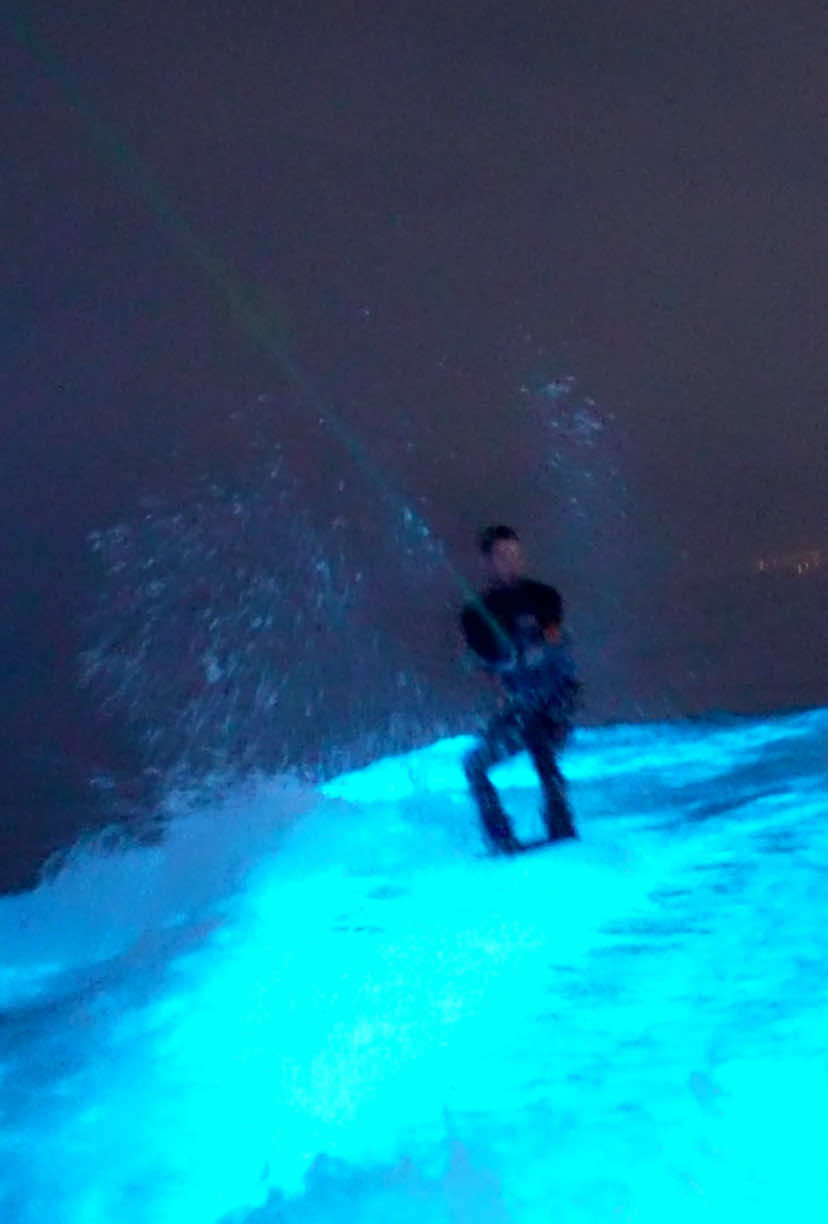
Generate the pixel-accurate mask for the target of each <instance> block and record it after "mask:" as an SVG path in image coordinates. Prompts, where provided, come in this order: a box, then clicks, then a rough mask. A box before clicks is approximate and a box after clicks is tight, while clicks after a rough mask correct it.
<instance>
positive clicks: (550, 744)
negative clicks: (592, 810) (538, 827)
mask: <svg viewBox="0 0 828 1224" xmlns="http://www.w3.org/2000/svg"><path fill="white" fill-rule="evenodd" d="M566 733H567V727H566V726H565V725H564V724H561V723H557V722H555V721H553V720H551V719H550V718H548V717H544V716H543V715H537V716H535V717H533V718H530V719H529V720H528V721H527V724H526V732H525V738H526V747H527V748H528V750H529V753H530V755H531V757H532V760H533V762H534V765H535V769H536V770H537V773H538V778H539V779H540V784H541V789H542V790H543V820H544V824H545V825H546V832H547V834H548V835H549V839H550V841H560V840H562V839H563V838H566V837H577V836H578V834H577V832H576V830H575V825H574V824H573V821H572V813H571V811H570V809H569V804H568V803H567V801H566V784H565V783H564V780H563V776H562V774H561V771H560V770H559V769H558V762H557V759H556V752H557V750H558V748H559V747H560V746H561V744H562V743H563V741H564V739H565V738H566Z"/></svg>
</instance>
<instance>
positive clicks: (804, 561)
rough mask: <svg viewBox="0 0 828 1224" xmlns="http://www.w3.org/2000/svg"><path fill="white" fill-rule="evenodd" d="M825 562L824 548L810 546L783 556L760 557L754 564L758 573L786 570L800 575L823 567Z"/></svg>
mask: <svg viewBox="0 0 828 1224" xmlns="http://www.w3.org/2000/svg"><path fill="white" fill-rule="evenodd" d="M825 564H826V551H825V549H822V548H810V549H804V550H802V551H801V552H795V553H786V554H784V555H783V556H771V557H760V558H759V560H758V561H757V562H756V564H755V570H756V573H758V574H773V573H780V572H782V571H785V570H787V571H789V572H790V573H793V574H796V575H797V576H798V577H801V576H802V575H804V574H810V573H813V571H814V570H818V569H824V568H825Z"/></svg>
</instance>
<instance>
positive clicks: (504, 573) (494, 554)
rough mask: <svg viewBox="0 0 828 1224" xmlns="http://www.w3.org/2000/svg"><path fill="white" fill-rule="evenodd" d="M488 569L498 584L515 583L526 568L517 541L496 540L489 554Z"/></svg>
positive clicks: (521, 550)
mask: <svg viewBox="0 0 828 1224" xmlns="http://www.w3.org/2000/svg"><path fill="white" fill-rule="evenodd" d="M489 568H490V570H491V571H492V573H493V574H494V577H495V578H496V579H497V581H498V582H506V583H509V582H516V581H517V580H518V578H521V577H522V576H523V573H524V570H525V568H526V566H525V562H524V559H523V549H522V548H521V546H520V541H519V540H496V541H495V543H494V545H493V546H492V551H491V552H490V553H489Z"/></svg>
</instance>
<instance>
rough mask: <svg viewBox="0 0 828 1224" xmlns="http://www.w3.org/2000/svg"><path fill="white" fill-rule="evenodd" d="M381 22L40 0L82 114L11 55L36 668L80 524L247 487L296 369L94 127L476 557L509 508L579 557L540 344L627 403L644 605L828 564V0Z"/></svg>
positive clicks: (8, 112)
mask: <svg viewBox="0 0 828 1224" xmlns="http://www.w3.org/2000/svg"><path fill="white" fill-rule="evenodd" d="M15 7H16V6H14V5H12V6H11V8H12V9H14V8H15ZM371 7H372V6H360V11H359V15H358V16H354V15H353V14H352V13H351V11H350V8H348V9H347V12H345V11H344V10H343V12H342V13H340V15H339V16H337V15H335V14H334V15H332V13H331V11H330V9H329V6H321V5H314V4H312V3H311V4H299V3H294V4H276V3H264V2H257V3H236V4H217V3H195V2H192V3H184V2H181V0H173V2H172V3H170V4H168V5H158V4H150V3H147V2H144V3H139V2H137V0H131V2H130V3H128V4H123V5H116V6H107V5H100V4H93V3H80V4H77V5H71V6H67V5H65V4H57V3H54V0H40V2H36V3H32V4H29V5H28V6H26V9H25V11H26V12H27V13H28V14H29V18H30V20H31V27H32V29H33V30H34V31H36V34H37V36H38V38H42V40H43V42H44V44H45V45H47V46H48V48H49V49H50V52H51V53H54V55H56V56H57V57H59V60H60V61H61V62H62V64H63V65H64V67H65V69H66V71H67V72H68V74H70V76H71V78H72V79H74V80H75V81H76V82H78V83H79V85H80V87H81V89H82V91H83V95H84V97H85V99H86V104H87V105H86V113H85V114H82V113H79V112H78V110H77V109H76V108H73V106H72V105H71V104H70V102H69V100H68V98H67V94H66V89H65V81H64V82H63V83H61V81H59V80H58V79H56V76H55V72H54V63H53V62H52V63H47V62H45V61H44V58H43V54H42V52H41V51H40V50H39V49H38V47H37V46H36V45H35V44H34V43H33V42H32V41H31V40H27V39H26V38H25V36H24V42H27V45H22V44H21V42H20V41H18V40H17V39H12V40H11V41H10V39H9V37H8V36H4V51H5V54H4V57H3V58H4V65H5V67H4V71H3V73H2V84H1V85H0V88H1V89H2V109H3V116H4V120H5V137H4V157H3V213H4V217H3V234H4V257H3V266H4V271H3V307H4V314H5V315H6V321H5V323H4V334H3V337H2V346H1V347H0V357H2V374H1V375H0V379H1V380H2V403H3V413H4V427H3V436H4V445H3V450H2V457H1V458H0V475H2V491H0V497H2V518H3V526H4V538H5V541H6V547H7V564H6V565H5V567H4V568H5V573H4V582H3V594H4V599H5V601H6V607H7V609H8V612H9V617H8V620H7V628H6V638H7V642H10V643H12V646H10V647H9V650H10V651H11V655H14V657H16V658H17V660H18V667H19V668H21V667H23V668H24V669H25V668H26V667H28V666H29V664H30V663H31V660H32V659H34V660H37V659H38V658H40V659H41V666H42V668H45V669H50V668H53V667H54V666H55V660H56V659H61V658H62V656H61V650H62V651H63V652H64V654H65V655H68V654H71V650H72V641H71V640H67V642H66V643H64V644H63V645H61V643H59V642H57V643H56V641H55V634H56V631H55V624H56V623H57V622H58V621H59V619H60V617H59V610H60V607H61V606H62V602H63V601H64V600H69V602H71V600H72V599H73V598H74V595H73V592H74V591H75V589H76V587H77V586H78V584H79V583H80V581H81V580H80V577H79V575H80V572H81V569H82V565H81V561H80V557H81V555H82V549H83V543H82V542H83V537H84V533H85V532H86V531H88V530H89V529H90V528H91V527H94V526H98V525H101V524H105V523H107V522H111V521H114V520H115V519H117V518H118V516H120V515H129V514H130V512H131V511H132V510H133V508H134V506H135V504H136V502H137V499H138V497H139V495H140V494H141V493H142V492H145V491H147V490H150V491H155V492H159V493H163V494H164V495H165V496H167V497H168V498H171V499H173V500H174V499H175V497H176V490H177V489H178V488H179V487H183V486H184V485H185V484H186V482H187V480H188V479H190V478H191V477H192V476H193V474H195V473H198V472H200V471H202V470H204V469H205V468H206V469H209V470H211V471H215V472H216V473H218V474H221V473H222V472H223V471H225V470H227V471H230V470H233V465H234V462H239V463H243V458H242V457H241V456H242V455H243V450H244V448H243V445H242V444H241V442H239V444H238V457H236V456H235V454H234V447H236V440H235V439H234V435H233V432H232V430H231V429H229V428H228V426H227V425H226V421H227V418H228V415H229V413H230V412H231V411H232V409H233V407H234V405H236V404H237V403H241V402H246V401H249V400H250V399H251V398H254V397H255V396H256V395H257V394H258V393H260V392H261V391H263V390H265V391H274V389H276V390H277V391H278V387H279V380H280V375H279V373H278V371H277V370H276V369H275V368H274V365H273V362H272V361H271V360H270V359H269V358H267V357H265V356H264V355H263V354H262V353H261V352H260V351H259V350H257V348H256V345H255V344H254V343H253V341H252V340H251V338H250V337H249V335H246V334H245V333H244V329H243V328H241V329H240V328H239V326H238V325H237V323H236V322H234V321H233V320H232V319H230V318H229V317H228V315H227V313H226V311H224V310H223V309H222V307H221V305H220V303H219V302H218V299H217V296H216V293H215V291H214V290H211V289H210V288H209V286H208V285H207V283H206V281H205V278H204V276H203V274H202V272H201V271H200V270H199V269H198V268H197V267H196V266H195V265H194V264H193V262H192V261H191V260H190V259H189V257H188V256H187V254H186V252H185V251H184V250H183V249H182V247H181V244H180V241H179V242H177V241H176V240H175V239H174V238H173V239H172V240H171V239H170V236H169V234H168V233H165V232H164V231H163V229H162V228H161V227H160V226H159V217H158V213H157V211H154V210H153V208H152V207H151V206H149V205H148V202H147V199H146V198H145V196H144V195H142V193H141V190H140V188H139V185H138V184H137V182H136V179H135V177H134V175H133V174H131V172H129V171H127V172H126V173H125V172H124V170H123V167H119V165H118V164H117V163H116V159H115V158H114V157H113V156H112V154H111V152H107V151H106V150H105V149H104V148H102V147H101V145H100V144H96V143H95V140H94V134H93V123H94V122H95V121H98V122H101V123H103V124H105V125H107V126H108V129H109V130H110V131H111V132H113V133H115V134H116V136H117V139H118V140H119V141H120V142H122V147H123V148H124V149H128V150H130V152H131V154H134V155H136V156H137V157H138V158H140V159H141V160H142V162H143V164H145V165H146V166H147V167H148V168H149V169H150V171H151V174H152V175H153V176H154V180H155V181H156V182H157V183H158V184H159V185H160V187H161V190H162V191H163V193H164V196H165V198H166V199H167V200H168V201H170V202H171V204H172V207H173V210H174V213H175V215H176V217H178V218H179V219H180V220H182V221H183V222H185V223H186V224H187V226H189V227H191V229H192V231H193V232H195V233H196V234H198V235H199V237H200V239H201V241H202V243H203V244H204V246H205V248H206V249H207V250H209V252H210V253H211V254H213V255H215V256H216V257H219V258H221V259H223V260H225V261H228V262H229V263H230V264H232V265H233V266H234V267H235V268H236V269H237V270H238V272H239V273H240V274H241V275H242V276H244V277H245V278H248V279H249V281H250V282H252V283H254V284H255V285H256V286H257V287H258V288H260V289H261V290H263V291H267V292H268V293H270V294H271V295H272V296H273V298H274V299H275V300H277V301H278V303H279V314H280V317H281V319H282V324H281V325H282V326H283V328H284V332H285V334H286V335H287V337H288V342H289V346H290V349H291V352H292V353H293V354H294V355H295V357H296V359H297V360H298V362H299V363H300V365H301V367H302V368H303V369H304V370H305V371H306V372H307V373H308V374H309V375H310V376H311V377H312V378H313V379H314V380H315V381H316V383H317V385H318V386H319V387H320V388H321V390H322V393H323V396H324V397H326V398H329V399H330V400H331V401H332V402H333V403H335V404H336V405H337V407H338V408H339V409H340V410H342V411H344V412H345V413H347V415H348V418H349V420H350V422H351V423H352V426H353V428H354V430H355V431H356V432H357V433H358V435H359V436H360V437H362V438H364V439H365V440H366V442H367V444H368V445H369V447H370V449H371V453H372V456H373V458H374V459H375V461H376V462H377V463H378V464H379V465H380V466H382V467H383V468H384V469H385V470H386V471H387V472H388V474H389V476H390V478H391V479H392V480H393V481H394V482H397V483H399V485H400V486H401V487H402V488H405V489H406V490H408V491H409V492H411V493H412V494H413V495H415V496H416V497H417V498H421V499H424V500H423V501H422V502H421V503H420V504H422V505H423V506H425V507H426V509H427V513H428V515H429V517H430V520H431V522H432V524H433V525H434V527H435V528H436V530H437V531H438V532H439V533H440V534H441V535H442V536H443V537H444V538H445V539H446V540H447V541H448V544H449V546H450V548H451V549H452V550H453V551H454V552H455V553H456V555H458V556H459V557H460V558H461V560H462V561H463V563H465V562H466V561H467V559H468V550H466V551H465V553H464V548H465V543H466V541H467V539H468V537H469V535H470V533H472V532H473V530H474V529H475V527H476V526H477V525H478V523H479V522H480V521H481V520H482V519H485V518H487V517H488V516H490V515H497V516H498V517H500V516H503V517H506V518H512V519H515V520H517V521H518V523H519V524H521V525H525V526H526V527H527V534H528V535H529V537H530V543H531V544H532V545H533V547H534V549H535V550H536V555H537V553H538V552H539V553H540V554H541V555H542V556H554V552H555V546H556V524H555V522H554V521H553V516H552V515H550V513H549V508H548V505H547V504H545V501H544V498H545V485H544V482H543V480H542V479H541V478H540V477H539V476H538V474H537V471H536V470H535V469H536V467H537V462H536V456H537V449H538V442H537V439H536V438H535V437H534V436H533V433H532V429H531V427H530V426H528V425H527V424H526V423H525V422H524V421H523V420H522V419H521V418H520V416H519V414H516V413H515V411H514V408H513V404H514V396H515V388H516V387H517V386H518V385H519V383H520V382H521V379H522V378H523V377H525V373H526V371H525V365H522V362H524V363H525V361H526V359H527V358H526V356H525V354H524V355H523V356H522V350H521V343H523V342H522V341H520V337H523V336H525V335H526V334H527V333H528V334H531V335H532V336H533V337H536V338H537V340H538V342H539V343H540V344H542V345H544V346H545V347H547V348H548V349H549V351H550V352H557V351H559V350H560V349H561V347H562V346H564V348H566V346H568V349H567V351H568V352H571V353H573V354H575V356H574V357H573V362H574V363H575V364H576V365H577V372H578V374H579V377H580V379H581V382H582V384H583V385H584V386H585V387H586V388H587V390H588V391H589V393H590V394H592V395H593V396H594V397H595V399H596V400H597V401H598V403H599V404H600V405H601V406H602V408H605V409H606V410H607V412H608V413H609V412H611V413H612V414H614V418H615V423H614V429H615V430H616V432H617V435H618V438H619V444H620V446H621V450H622V451H623V456H624V458H623V480H624V485H625V497H626V498H627V499H628V501H627V502H626V503H625V504H626V506H627V511H628V514H629V516H630V517H629V520H628V523H627V531H626V534H625V537H624V541H623V547H624V549H626V550H631V551H628V552H627V553H626V554H625V556H626V558H627V559H628V560H629V565H630V567H631V569H632V570H633V571H634V573H635V575H636V578H635V582H636V585H637V586H638V587H639V589H640V590H644V591H645V592H650V591H653V592H654V591H657V590H658V589H659V586H660V584H661V583H662V582H663V578H664V575H665V573H669V574H673V573H675V572H676V570H677V569H681V570H682V572H687V573H690V574H697V575H701V574H703V573H706V572H717V573H718V572H728V571H730V570H739V569H744V568H745V567H748V566H749V565H750V563H751V561H752V560H753V559H754V558H755V557H756V556H757V555H759V554H760V553H770V552H780V551H781V552H784V551H786V550H793V549H796V548H803V547H808V546H810V547H818V546H820V545H823V546H824V545H825V543H826V542H828V494H826V488H828V463H826V453H828V446H826V441H827V440H828V439H827V438H826V434H827V433H828V430H827V429H826V408H825V404H826V391H828V387H827V386H826V381H828V363H827V362H826V357H825V346H824V340H823V336H824V318H825V315H826V307H828V281H827V280H826V275H825V267H826V262H827V261H828V250H826V247H828V210H826V207H825V200H826V197H828V171H826V165H828V163H826V159H825V150H826V148H828V130H826V129H827V128H828V124H827V123H826V86H825V81H826V68H827V67H828V66H827V65H826V59H825V51H826V46H828V42H827V41H826V33H828V30H827V29H826V26H828V19H827V18H826V10H825V8H824V6H823V5H822V4H818V3H816V2H814V3H811V4H808V5H805V4H803V5H797V6H794V7H793V8H792V9H788V8H787V6H779V5H777V4H773V3H770V0H766V2H765V3H753V4H751V3H747V4H739V5H736V4H733V3H721V2H718V0H716V2H711V3H706V4H698V3H677V2H674V3H667V4H641V3H637V4H629V5H620V6H619V5H617V4H604V3H584V2H583V0H579V2H577V3H575V2H574V0H573V2H571V3H562V4H543V5H541V4H536V5H522V4H518V5H502V4H501V5H494V4H489V5H486V4H477V5H473V6H453V5H436V4H435V5H431V4H422V3H420V4H408V5H406V4H394V3H385V4H383V5H380V6H376V8H377V11H376V12H372V11H371ZM21 9H22V6H21ZM447 10H448V11H447ZM18 29H19V27H18ZM155 203H156V204H157V203H158V200H157V199H156V200H155ZM527 343H528V342H527ZM290 428H293V427H291V426H289V425H287V423H286V425H285V429H286V430H289V429H290ZM345 463H346V461H345V460H343V465H345ZM297 466H298V470H300V471H301V467H302V460H301V458H299V459H297ZM619 496H620V494H619ZM38 609H39V610H40V611H39V612H38ZM44 609H45V610H44ZM44 635H45V636H44ZM58 636H59V634H58ZM47 638H48V639H49V640H48V641H47V640H46V639H47ZM11 655H10V657H11ZM24 656H25V659H26V660H27V662H26V663H25V664H23V663H20V662H19V661H20V659H22V658H24ZM63 662H65V659H63Z"/></svg>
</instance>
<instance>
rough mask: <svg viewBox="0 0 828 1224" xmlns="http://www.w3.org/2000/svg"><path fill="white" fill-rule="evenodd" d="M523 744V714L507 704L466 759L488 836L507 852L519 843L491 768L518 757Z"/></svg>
mask: <svg viewBox="0 0 828 1224" xmlns="http://www.w3.org/2000/svg"><path fill="white" fill-rule="evenodd" d="M522 747H523V736H522V734H521V728H520V719H519V715H518V713H517V711H515V710H514V708H511V707H507V708H506V709H505V710H501V711H500V712H499V713H497V714H495V716H494V718H492V719H491V721H490V722H489V723H488V725H487V726H486V729H485V730H484V732H483V734H482V735H481V736H480V739H479V740H478V742H477V745H476V747H475V748H473V749H472V751H471V752H470V753H469V754H468V756H467V757H466V758H465V760H464V761H463V766H464V768H465V771H466V778H467V779H468V783H469V788H470V790H471V793H472V796H473V797H474V800H475V802H476V804H477V808H478V811H479V812H480V820H481V822H482V825H483V830H484V833H485V835H486V838H487V840H488V841H489V842H490V843H491V844H492V845H494V846H495V847H496V848H498V849H500V850H504V851H509V850H514V849H516V848H517V845H518V843H517V841H516V839H515V835H514V833H513V831H512V826H511V825H510V824H509V819H508V817H507V815H506V813H505V812H504V810H503V807H502V805H501V802H500V799H499V797H498V793H497V791H496V790H495V788H494V786H493V785H492V783H491V781H490V780H489V776H488V775H489V770H490V769H492V768H493V767H494V766H495V765H497V764H499V763H500V762H501V761H505V760H508V758H509V757H510V756H514V755H515V753H516V752H519V751H520V749H521V748H522Z"/></svg>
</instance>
